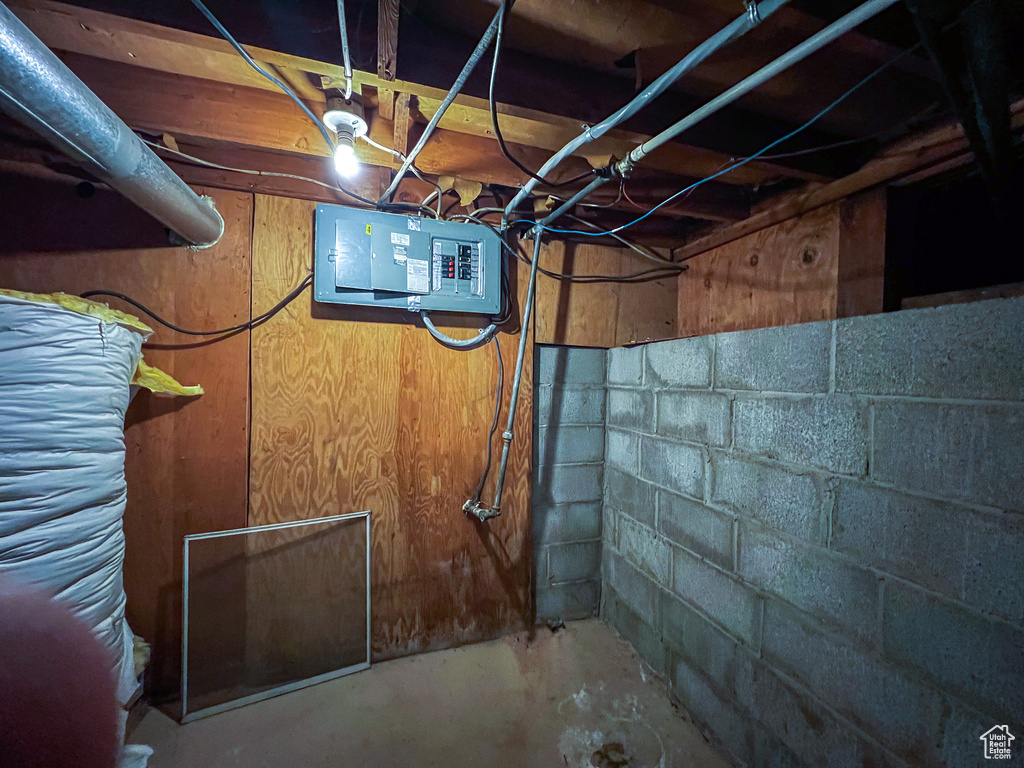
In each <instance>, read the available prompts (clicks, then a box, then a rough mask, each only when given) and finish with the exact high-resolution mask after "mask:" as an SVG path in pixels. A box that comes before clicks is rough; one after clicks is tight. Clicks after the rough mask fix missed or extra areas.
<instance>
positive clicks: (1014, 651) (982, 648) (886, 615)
mask: <svg viewBox="0 0 1024 768" xmlns="http://www.w3.org/2000/svg"><path fill="white" fill-rule="evenodd" d="M882 615H883V618H882V627H883V634H884V637H885V653H886V654H887V655H888V656H889V657H890V658H892V659H894V660H895V661H897V662H899V663H902V664H907V665H909V666H911V667H913V668H915V669H917V670H920V671H921V672H923V673H924V674H925V675H927V676H928V677H929V678H930V679H931V680H932V681H933V682H934V683H935V684H936V685H938V686H940V687H941V688H943V689H946V690H950V691H953V692H955V693H957V694H958V695H960V696H961V697H963V698H964V699H965V700H966V701H968V702H969V703H971V704H973V705H974V706H976V707H978V708H979V709H984V710H986V711H989V712H993V713H995V714H998V715H1000V716H1001V717H1004V718H1018V719H1019V718H1020V717H1021V713H1022V712H1024V632H1022V631H1021V630H1019V629H1015V628H1013V627H1010V626H1008V625H1006V624H1003V623H1001V622H998V621H993V620H990V619H987V618H983V617H981V616H978V615H975V614H972V613H968V612H967V611H965V610H963V609H962V608H959V607H957V606H954V605H951V604H949V603H946V602H944V601H942V600H939V599H938V598H935V597H933V596H931V595H927V594H925V593H924V592H921V591H919V590H917V589H914V588H913V587H909V586H907V585H905V584H900V583H897V582H892V583H886V585H885V599H884V608H883V614H882Z"/></svg>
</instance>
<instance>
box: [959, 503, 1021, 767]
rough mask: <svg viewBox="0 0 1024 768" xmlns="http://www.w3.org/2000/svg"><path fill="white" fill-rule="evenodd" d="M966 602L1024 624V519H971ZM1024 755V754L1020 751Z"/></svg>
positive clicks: (1002, 516)
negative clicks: (1022, 565) (1022, 564)
mask: <svg viewBox="0 0 1024 768" xmlns="http://www.w3.org/2000/svg"><path fill="white" fill-rule="evenodd" d="M967 558H968V559H967V564H968V568H967V572H966V573H965V574H964V596H963V600H964V601H965V602H967V603H970V604H971V605H976V606H978V607H979V608H982V609H984V610H986V611H990V612H992V613H994V614H996V615H997V616H1005V617H1006V618H1007V619H1009V620H1010V621H1012V622H1014V623H1016V624H1018V625H1021V624H1024V568H1021V563H1024V519H1022V517H1021V515H1017V514H1013V513H1009V514H995V515H981V514H979V515H977V516H976V517H972V519H971V524H970V525H968V526H967ZM1021 751H1022V752H1024V750H1021Z"/></svg>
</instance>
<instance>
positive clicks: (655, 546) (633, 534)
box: [618, 515, 672, 587]
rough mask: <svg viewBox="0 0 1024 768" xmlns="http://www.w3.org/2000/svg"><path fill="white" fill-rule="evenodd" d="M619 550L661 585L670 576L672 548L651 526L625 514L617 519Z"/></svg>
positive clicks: (666, 584)
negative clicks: (641, 523)
mask: <svg viewBox="0 0 1024 768" xmlns="http://www.w3.org/2000/svg"><path fill="white" fill-rule="evenodd" d="M618 527H619V551H620V552H621V553H622V554H623V555H625V557H626V559H627V560H629V561H630V562H631V563H633V565H635V566H636V567H637V568H639V569H640V570H641V571H643V572H644V573H646V574H647V575H648V576H650V577H651V578H652V579H654V580H655V581H656V582H658V583H659V584H661V585H662V586H665V587H667V586H669V583H670V581H671V578H672V549H671V547H670V546H669V545H668V543H667V542H666V541H665V540H664V539H662V538H661V537H660V536H658V535H657V534H656V533H655V532H654V530H653V529H652V528H648V527H647V526H646V525H640V524H639V523H638V522H636V521H635V520H633V519H632V518H630V517H627V516H625V515H620V516H619V519H618Z"/></svg>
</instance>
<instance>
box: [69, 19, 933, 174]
mask: <svg viewBox="0 0 1024 768" xmlns="http://www.w3.org/2000/svg"><path fill="white" fill-rule="evenodd" d="M75 4H77V5H83V6H86V7H90V8H94V9H97V10H104V11H108V12H111V13H117V14H120V15H124V16H129V17H132V18H138V19H141V20H144V21H150V22H154V23H157V24H161V25H165V26H171V27H176V28H179V29H185V30H188V31H192V32H198V33H202V34H212V33H213V32H212V30H211V29H210V27H209V25H208V24H207V23H206V21H205V19H203V18H202V17H201V16H200V14H199V12H198V11H197V10H196V9H195V8H194V7H193V6H192V5H191V4H190V3H189V2H187V0H167V1H166V2H163V3H158V4H151V3H136V2H131V0H85V1H84V2H82V1H81V0H79V2H76V3H75ZM857 4H858V3H857V2H856V1H855V0H854V1H853V2H850V1H849V0H842V2H826V3H821V2H817V3H805V4H804V5H806V6H815V7H818V6H820V7H821V8H823V9H824V10H823V11H822V10H819V11H818V13H820V16H819V15H814V14H813V13H811V12H809V11H808V10H806V8H801V7H800V4H798V3H794V4H793V5H792V6H790V7H787V8H783V9H782V10H780V11H779V12H778V13H776V14H774V15H773V16H772V17H771V18H769V19H767V20H765V22H764V23H763V24H762V26H761V27H760V28H759V29H757V30H755V31H754V32H753V33H751V34H749V35H747V36H746V37H745V38H743V39H741V40H739V41H737V42H735V43H733V44H732V45H730V46H728V47H727V48H726V49H725V50H723V51H721V52H720V53H719V54H718V55H716V56H714V57H712V58H711V59H710V60H709V61H708V62H706V63H705V64H703V65H701V66H700V67H698V68H697V69H695V70H694V71H693V72H691V73H689V74H687V75H686V76H685V77H684V78H683V79H682V81H681V82H680V83H679V84H677V87H676V89H675V91H674V92H670V93H668V94H666V95H665V96H663V97H662V98H660V99H659V100H658V101H657V102H656V103H655V104H654V105H653V106H652V108H651V109H649V110H647V111H645V112H642V113H641V114H640V115H639V116H638V117H637V118H636V119H634V120H633V121H632V122H631V123H629V124H627V125H625V126H624V127H626V128H628V129H630V130H635V131H638V132H641V133H652V132H656V131H658V130H660V129H661V128H663V127H664V126H666V125H668V124H669V123H671V122H673V121H674V120H676V119H678V117H679V116H681V115H682V114H684V113H686V112H687V111H690V110H692V109H693V108H695V107H697V106H699V105H700V104H701V103H703V102H704V101H706V100H707V99H708V98H709V97H711V96H714V95H716V94H717V93H720V92H721V91H723V90H725V89H726V88H728V87H729V86H731V85H732V84H734V83H736V82H737V81H738V80H740V79H741V78H743V77H744V76H746V75H748V74H750V73H751V72H753V71H754V70H756V69H757V68H759V67H761V66H763V65H764V64H766V63H768V62H769V61H771V60H772V59H774V58H775V57H777V56H778V55H780V54H781V53H783V52H784V51H786V50H788V49H789V48H791V47H792V46H793V45H794V44H796V43H797V42H799V41H800V40H803V39H805V38H806V37H808V36H809V35H811V34H813V33H814V32H817V31H818V30H820V29H822V28H823V27H824V26H826V25H827V24H828V23H829V21H831V20H833V19H834V18H837V17H838V16H839V15H841V14H842V13H844V12H845V11H847V10H849V9H850V8H852V7H855V6H856V5H857ZM346 5H347V9H348V17H349V19H348V23H349V34H350V36H351V39H352V47H353V53H354V58H355V62H354V63H355V65H356V66H357V68H360V69H365V70H369V71H374V70H375V69H376V44H377V30H376V24H377V3H376V2H362V3H360V2H353V1H352V0H349V2H348V3H347V4H346ZM210 7H211V9H212V10H213V11H214V12H215V13H217V14H218V15H219V16H220V17H221V20H222V21H223V22H224V23H225V25H226V26H227V27H228V29H230V30H231V31H232V32H233V33H234V34H235V35H236V36H237V37H238V38H239V40H241V41H242V42H243V43H247V44H250V45H257V46H260V47H265V48H270V49H274V50H280V51H283V52H285V53H291V54H295V55H301V56H305V57H308V58H313V59H318V60H322V61H328V62H334V63H339V62H340V61H341V53H340V44H339V40H338V30H337V17H336V13H337V11H336V6H335V4H334V3H333V2H330V1H329V0H259V2H239V0H211V2H210ZM496 7H497V1H496V0H411V1H410V2H404V3H402V10H401V21H400V24H399V44H398V65H397V76H398V77H399V78H400V79H403V80H408V81H412V82H418V83H422V84H424V85H430V86H434V87H439V88H445V89H446V88H447V87H448V86H449V85H450V84H451V82H452V80H453V79H454V77H455V75H456V74H457V73H458V71H459V69H460V68H461V67H462V64H463V63H464V62H465V59H466V57H467V56H468V54H469V52H470V51H471V50H472V47H473V45H474V44H475V42H476V40H477V39H478V37H479V35H480V34H481V32H482V30H483V29H484V28H485V27H486V26H487V23H488V22H489V20H490V19H491V17H492V16H493V15H494V11H495V8H496ZM742 12H743V4H742V3H741V2H739V0H700V1H699V2H695V1H690V2H683V1H682V0H678V1H676V2H673V0H558V1H557V2H552V1H551V0H519V1H518V2H517V3H516V4H515V7H514V9H513V12H512V16H511V19H510V22H509V25H508V29H507V33H506V40H505V46H504V54H503V58H502V67H501V71H500V72H499V85H498V99H499V101H502V102H504V103H508V104H513V105H515V106H520V107H527V108H532V109H538V110H542V111H546V112H552V113H555V114H561V115H564V116H567V117H573V118H577V119H579V120H581V121H585V122H592V121H596V120H598V119H600V118H602V117H604V116H605V115H607V114H608V113H609V112H611V111H612V110H614V109H616V108H617V107H618V106H620V105H621V104H623V103H624V102H625V101H627V100H628V99H629V98H630V97H631V96H632V95H633V94H635V93H636V90H637V86H638V84H641V85H642V84H646V83H647V82H650V80H652V79H653V78H655V77H657V76H658V75H660V74H661V73H662V72H663V71H664V70H665V69H666V68H667V67H668V66H669V65H671V64H672V63H674V62H675V61H676V60H678V58H680V57H681V56H682V55H684V54H685V53H686V52H687V51H689V50H690V49H692V48H693V47H694V46H695V45H696V44H697V43H699V42H701V41H703V40H704V39H706V38H707V37H708V36H709V35H711V34H712V33H714V32H715V31H717V30H718V29H720V28H721V27H723V26H725V25H726V24H727V23H728V22H729V21H731V20H732V19H734V18H735V17H736V16H737V15H739V14H740V13H742ZM867 29H868V30H869V31H873V30H882V31H884V37H885V39H876V38H875V37H871V36H869V35H868V34H867V33H865V31H863V30H858V31H857V32H854V33H851V34H849V35H846V36H844V37H843V38H841V39H840V40H839V41H837V42H836V43H834V44H833V45H831V46H829V47H828V48H826V49H825V50H823V51H821V52H819V53H818V54H815V55H814V56H812V57H810V58H809V59H807V60H806V61H804V62H802V63H800V64H798V65H797V66H795V67H794V68H793V69H792V70H791V71H789V72H787V73H783V74H782V75H781V76H779V77H778V78H776V79H774V80H772V81H771V82H770V83H768V84H766V85H765V86H763V87H762V88H759V89H758V90H757V91H756V92H754V93H752V94H750V95H749V96H747V97H746V98H744V99H742V100H741V101H740V102H739V103H738V105H737V106H734V107H731V108H728V109H726V110H724V111H723V112H722V113H721V114H720V115H718V116H716V117H714V118H712V119H711V120H709V121H707V122H706V123H704V124H703V125H701V126H699V127H698V128H696V129H694V130H693V131H692V132H691V133H689V134H687V136H686V137H684V138H685V141H686V143H689V144H696V145H700V146H705V147H707V148H709V149H715V150H718V151H722V152H728V153H731V154H735V155H742V154H747V153H751V152H754V151H756V150H757V149H759V148H760V147H761V146H763V145H764V144H765V143H767V142H768V141H772V140H774V139H775V138H778V137H779V136H781V135H783V134H784V133H786V132H787V131H788V130H790V129H792V128H793V127H795V126H797V125H799V124H800V123H802V122H804V121H805V120H807V119H808V118H810V117H811V116H813V115H814V114H815V113H816V112H817V111H818V110H819V109H821V108H822V107H823V106H824V105H826V104H827V103H828V102H829V101H831V100H832V99H834V98H835V97H837V96H838V95H839V94H841V93H842V92H843V91H844V90H846V89H847V88H849V87H850V86H851V85H853V84H854V83H856V82H857V81H858V80H860V79H861V78H862V77H864V76H865V75H867V74H868V73H870V72H871V71H872V70H874V69H875V68H877V67H878V66H879V65H880V64H881V63H883V62H885V61H887V60H888V59H889V58H891V57H892V56H894V55H895V54H897V53H898V52H899V51H900V48H898V47H897V46H896V45H895V44H894V42H890V41H895V42H900V41H906V40H916V34H915V33H914V31H913V25H912V23H911V20H910V17H909V14H908V13H907V11H906V10H905V9H904V7H903V5H902V4H900V5H898V6H896V7H894V8H892V9H890V10H889V11H886V12H885V13H883V14H881V15H880V16H879V17H878V18H877V19H876V20H875V23H874V24H873V25H871V26H870V27H868V28H867ZM489 69H490V68H489V67H488V66H484V65H481V66H480V67H478V68H477V71H476V72H475V73H474V76H473V77H472V78H471V79H470V82H469V83H468V84H467V87H466V89H465V91H464V92H466V93H469V94H472V95H475V96H481V97H485V96H486V94H487V79H488V75H489ZM941 101H942V89H941V85H940V83H939V81H938V73H937V72H936V70H935V69H934V67H933V65H932V64H931V62H930V61H929V60H928V58H927V56H926V55H925V54H923V53H920V52H919V53H917V54H916V55H910V56H907V57H905V58H904V59H903V60H901V61H900V62H899V63H897V64H896V65H894V66H893V67H892V68H891V69H890V70H889V71H888V72H886V74H885V76H884V77H879V78H876V80H875V81H873V82H872V83H871V84H869V85H868V86H866V87H864V88H863V89H861V90H860V91H859V92H858V93H856V94H854V95H853V96H852V97H850V98H849V99H848V100H847V101H846V102H844V104H843V105H841V106H840V107H839V108H837V109H836V110H835V111H834V112H832V113H831V114H829V115H828V116H826V117H825V118H823V119H822V120H821V121H820V123H819V125H818V126H815V128H813V129H811V130H809V131H806V132H805V133H804V134H803V135H802V136H801V137H799V139H798V140H794V141H793V142H791V143H790V144H788V145H787V147H786V148H787V150H790V151H792V150H797V149H800V148H801V147H810V146H819V145H821V144H826V143H830V142H834V141H837V140H843V139H851V138H867V137H874V138H883V139H884V138H891V136H892V135H893V134H894V133H895V134H898V133H899V132H900V129H901V128H902V127H903V123H905V121H907V120H911V119H913V118H915V117H918V116H920V115H921V114H923V113H928V114H932V115H933V114H934V111H935V110H937V109H940V106H939V105H940V104H941ZM941 108H944V105H942V107H941ZM929 110H931V112H929ZM876 148H877V142H874V143H873V142H872V141H866V142H865V144H864V145H854V146H851V147H844V148H842V149H841V150H840V151H836V152H831V153H827V154H824V155H816V156H808V157H800V158H793V159H792V160H790V161H789V162H788V163H786V162H782V164H788V165H790V166H791V167H794V168H798V169H803V170H808V171H811V172H813V173H817V174H821V175H823V176H829V177H834V176H839V175H843V174H844V173H847V172H849V171H850V170H852V169H853V168H855V167H857V166H859V165H860V164H861V163H862V162H863V160H864V158H865V156H869V155H870V154H871V152H872V151H873V150H874V149H876ZM780 162H781V161H780Z"/></svg>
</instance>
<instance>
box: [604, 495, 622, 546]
mask: <svg viewBox="0 0 1024 768" xmlns="http://www.w3.org/2000/svg"><path fill="white" fill-rule="evenodd" d="M618 517H619V513H618V512H616V511H615V510H614V509H612V506H611V505H610V504H602V505H601V543H602V544H603V546H605V547H615V548H616V549H617V548H618V546H619V539H618V531H617V528H618Z"/></svg>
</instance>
